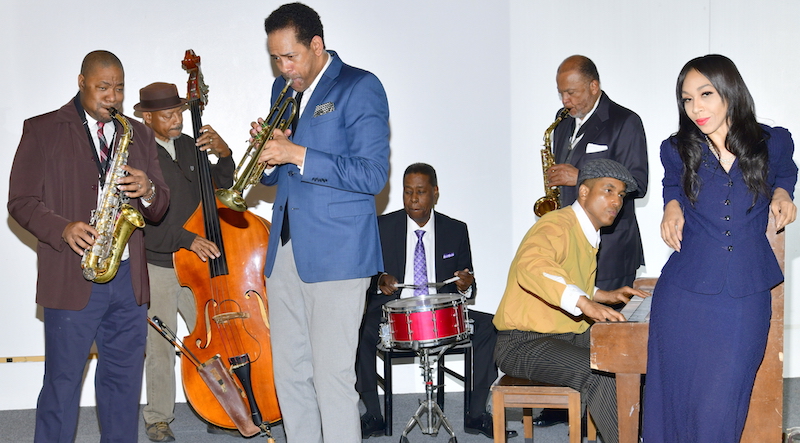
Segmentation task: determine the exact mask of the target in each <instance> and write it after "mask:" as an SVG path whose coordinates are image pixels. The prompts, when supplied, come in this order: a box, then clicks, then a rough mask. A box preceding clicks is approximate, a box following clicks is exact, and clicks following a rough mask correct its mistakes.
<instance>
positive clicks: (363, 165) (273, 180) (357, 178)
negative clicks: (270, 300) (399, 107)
mask: <svg viewBox="0 0 800 443" xmlns="http://www.w3.org/2000/svg"><path fill="white" fill-rule="evenodd" d="M328 53H329V54H330V56H331V57H332V60H331V64H330V66H328V69H326V70H325V72H323V73H322V74H321V77H320V80H319V83H318V84H317V87H316V89H315V90H314V93H313V94H312V95H311V97H304V100H308V101H307V105H306V108H305V112H304V113H303V116H302V117H301V118H300V120H299V121H298V123H297V128H296V135H295V136H293V137H292V141H293V142H294V143H296V144H298V145H301V146H305V147H306V148H307V151H306V158H305V163H304V168H303V174H302V175H301V174H300V169H299V168H298V167H297V166H295V165H293V164H286V165H281V166H278V167H277V168H276V169H275V170H273V171H272V173H271V174H269V175H266V174H265V175H264V176H262V179H261V182H262V183H263V184H265V185H267V186H272V185H277V186H278V190H277V195H276V198H275V203H274V205H273V207H272V232H273V235H271V236H270V239H269V246H268V249H267V263H266V266H265V268H264V274H265V275H266V276H267V277H269V276H270V275H271V273H272V267H273V265H274V264H275V253H276V252H277V247H278V242H279V241H280V240H279V238H280V236H279V235H278V233H279V232H281V229H282V226H283V220H284V212H285V211H287V210H288V211H289V224H290V232H291V236H292V249H293V250H294V258H295V263H296V264H297V272H298V274H299V276H300V278H301V279H302V280H303V281H304V282H306V283H316V282H321V281H333V280H345V279H352V278H360V277H370V276H373V275H375V274H376V273H378V272H380V271H382V270H383V259H382V257H381V244H380V238H379V236H378V223H377V214H376V210H375V195H376V194H378V193H379V192H381V190H382V189H383V187H384V186H385V185H386V180H387V178H388V175H389V104H388V101H387V99H386V93H385V91H384V89H383V85H381V82H380V80H378V78H377V77H376V76H375V75H373V74H372V73H370V72H367V71H364V70H361V69H358V68H354V67H352V66H348V65H346V64H344V63H342V60H341V59H340V58H339V57H338V56H337V55H336V53H335V52H333V51H328ZM285 83H286V80H285V79H284V78H283V77H278V78H277V79H275V82H274V83H273V85H272V100H273V102H274V100H275V99H276V98H277V95H278V93H280V90H281V89H283V86H284V84H285Z"/></svg>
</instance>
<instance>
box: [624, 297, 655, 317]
mask: <svg viewBox="0 0 800 443" xmlns="http://www.w3.org/2000/svg"><path fill="white" fill-rule="evenodd" d="M652 301H653V297H647V298H642V297H639V296H638V295H634V296H633V297H631V301H629V302H628V304H627V305H625V307H624V308H622V311H620V313H621V314H622V315H624V316H625V318H626V319H628V321H630V322H640V323H641V322H644V323H647V322H649V321H650V303H652Z"/></svg>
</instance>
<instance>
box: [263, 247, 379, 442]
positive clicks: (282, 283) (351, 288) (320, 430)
mask: <svg viewBox="0 0 800 443" xmlns="http://www.w3.org/2000/svg"><path fill="white" fill-rule="evenodd" d="M321 259H328V260H335V258H334V257H327V258H321ZM368 286H369V278H357V279H350V280H339V281H328V282H320V283H305V282H303V281H302V280H300V277H299V276H298V274H297V267H296V266H295V261H294V253H293V252H292V242H291V240H290V241H289V242H287V243H286V245H285V246H278V251H277V256H276V259H275V267H274V268H273V270H272V276H270V278H268V279H267V293H268V294H269V320H270V325H271V328H270V334H271V336H272V361H273V365H274V372H275V389H276V391H277V393H278V401H279V402H280V405H281V415H282V418H283V426H284V430H285V432H286V439H287V441H288V442H289V443H323V442H325V443H357V442H360V441H361V425H360V419H359V413H358V400H359V397H358V393H357V392H356V389H355V383H356V372H355V361H356V348H357V347H358V329H359V326H360V325H361V317H362V316H363V315H364V305H365V302H366V296H365V294H366V292H367V287H368Z"/></svg>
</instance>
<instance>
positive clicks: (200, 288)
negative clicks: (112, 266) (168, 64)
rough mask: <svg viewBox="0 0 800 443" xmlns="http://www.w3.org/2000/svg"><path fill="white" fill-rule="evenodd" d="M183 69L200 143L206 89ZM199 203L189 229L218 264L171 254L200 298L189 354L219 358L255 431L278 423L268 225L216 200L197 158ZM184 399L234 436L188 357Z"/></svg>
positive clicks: (195, 72)
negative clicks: (214, 251)
mask: <svg viewBox="0 0 800 443" xmlns="http://www.w3.org/2000/svg"><path fill="white" fill-rule="evenodd" d="M182 64H183V67H184V69H186V70H187V71H188V72H189V73H190V77H189V86H188V92H187V98H189V99H190V100H189V102H188V104H189V109H190V110H191V113H192V126H193V129H194V138H195V140H197V139H199V138H200V137H201V136H202V132H201V129H202V126H203V124H202V122H201V112H202V107H203V106H205V103H206V98H207V96H206V94H207V92H208V87H207V86H206V85H205V83H204V82H203V79H202V74H201V73H200V66H199V65H200V57H198V56H197V55H196V54H195V53H194V51H192V50H191V49H190V50H187V51H186V56H185V58H184V60H183V63H182ZM197 169H198V176H199V182H200V183H199V185H200V193H201V202H200V204H199V206H198V208H197V209H196V210H195V212H194V213H193V214H192V216H191V217H190V218H189V220H187V221H186V223H185V224H184V228H185V229H186V230H188V231H190V232H194V233H196V234H198V235H200V236H202V237H204V238H206V239H207V240H209V241H211V242H213V243H214V244H216V245H217V247H218V249H219V251H220V256H219V257H217V258H214V259H210V260H208V262H203V261H202V260H201V259H200V258H199V257H198V256H197V254H195V253H194V252H192V251H190V250H187V249H180V250H178V251H177V252H175V253H174V254H173V262H174V266H175V273H176V275H177V278H178V282H179V283H180V284H181V286H186V287H188V288H190V289H191V290H192V292H193V293H194V298H195V303H196V305H197V322H196V323H195V327H194V330H193V331H192V332H191V333H190V334H189V335H188V336H186V337H185V338H184V346H185V348H186V349H187V351H188V352H190V353H191V354H192V355H193V356H194V357H195V358H196V359H197V360H199V362H201V363H202V362H207V361H209V360H211V359H212V358H213V357H214V356H216V355H219V356H220V358H221V359H222V362H223V364H224V365H227V366H226V367H227V368H228V370H229V371H231V372H234V371H235V373H236V377H232V378H233V379H234V380H235V383H236V384H237V386H238V388H239V390H240V392H241V393H242V397H243V399H244V400H245V402H246V403H248V406H249V408H250V413H251V416H252V420H253V422H254V424H255V425H256V426H259V427H260V426H261V425H262V424H264V423H275V422H277V421H279V420H280V418H281V415H280V408H279V406H278V397H277V394H276V393H275V380H274V376H273V371H272V348H271V344H270V332H269V308H268V306H267V288H266V279H265V277H264V265H265V262H266V257H267V244H268V243H269V232H270V226H269V222H267V221H266V220H264V219H262V218H261V217H258V216H257V215H255V214H253V213H251V212H247V211H245V212H238V211H234V210H232V209H229V208H228V207H227V206H225V205H224V204H222V202H221V201H220V200H219V199H217V198H216V196H215V191H214V188H215V187H214V183H213V180H212V177H211V164H210V161H209V160H208V155H207V153H206V152H204V151H200V150H197ZM181 374H182V375H183V377H182V379H183V388H184V391H185V393H186V398H187V399H188V400H189V403H190V404H191V405H192V407H193V408H194V410H195V411H196V412H197V413H198V414H199V415H200V416H201V417H203V418H204V419H205V420H206V421H208V422H210V423H212V424H214V425H217V426H220V427H223V428H231V429H233V428H236V424H235V423H234V421H233V420H232V419H231V417H230V416H228V414H227V412H226V411H225V409H224V408H223V407H222V405H221V404H220V401H222V400H218V399H217V397H215V396H214V394H213V393H212V392H211V390H210V389H209V387H208V386H207V385H206V383H205V381H203V379H202V378H201V376H200V374H199V373H198V371H197V370H196V366H195V364H194V363H193V362H192V361H190V360H189V359H188V357H187V356H186V355H183V356H182V358H181Z"/></svg>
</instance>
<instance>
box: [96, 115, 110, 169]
mask: <svg viewBox="0 0 800 443" xmlns="http://www.w3.org/2000/svg"><path fill="white" fill-rule="evenodd" d="M103 126H105V123H103V122H97V140H98V141H99V142H100V163H102V164H105V163H106V160H107V159H108V143H107V142H106V136H105V134H103Z"/></svg>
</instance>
